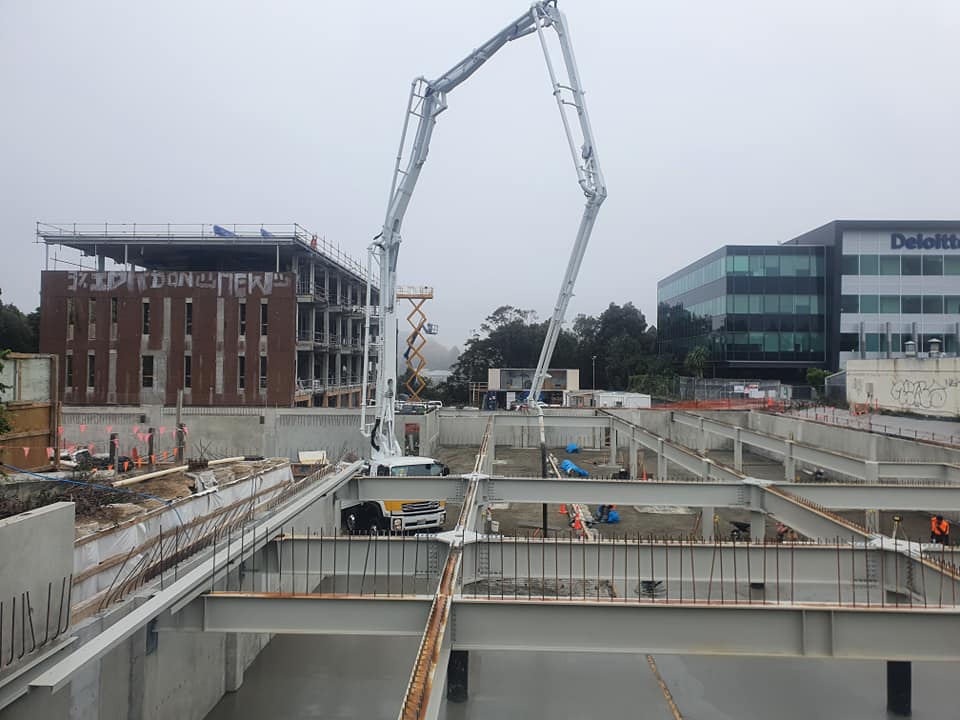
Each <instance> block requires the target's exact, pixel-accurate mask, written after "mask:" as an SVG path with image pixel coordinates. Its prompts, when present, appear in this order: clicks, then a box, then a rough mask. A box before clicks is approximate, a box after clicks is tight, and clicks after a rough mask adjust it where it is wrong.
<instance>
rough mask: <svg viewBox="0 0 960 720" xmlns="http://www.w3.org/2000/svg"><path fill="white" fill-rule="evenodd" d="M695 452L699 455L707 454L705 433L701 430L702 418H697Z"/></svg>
mask: <svg viewBox="0 0 960 720" xmlns="http://www.w3.org/2000/svg"><path fill="white" fill-rule="evenodd" d="M697 431H698V433H699V434H698V435H697V451H698V452H699V453H700V454H701V455H705V454H706V452H707V433H706V431H705V430H704V429H703V418H697Z"/></svg>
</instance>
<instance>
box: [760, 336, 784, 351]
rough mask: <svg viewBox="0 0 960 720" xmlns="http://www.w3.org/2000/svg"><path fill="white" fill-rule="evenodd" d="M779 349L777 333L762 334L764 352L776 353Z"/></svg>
mask: <svg viewBox="0 0 960 720" xmlns="http://www.w3.org/2000/svg"><path fill="white" fill-rule="evenodd" d="M779 349H780V338H779V333H775V332H766V333H764V334H763V350H764V352H777V351H778V350H779Z"/></svg>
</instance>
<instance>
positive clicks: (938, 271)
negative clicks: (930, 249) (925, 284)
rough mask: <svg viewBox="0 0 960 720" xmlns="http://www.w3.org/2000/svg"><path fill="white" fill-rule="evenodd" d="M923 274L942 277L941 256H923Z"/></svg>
mask: <svg viewBox="0 0 960 720" xmlns="http://www.w3.org/2000/svg"><path fill="white" fill-rule="evenodd" d="M923 274H924V275H943V255H924V256H923Z"/></svg>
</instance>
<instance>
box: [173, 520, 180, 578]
mask: <svg viewBox="0 0 960 720" xmlns="http://www.w3.org/2000/svg"><path fill="white" fill-rule="evenodd" d="M179 579H180V526H179V525H177V531H176V534H175V539H174V545H173V581H174V582H176V581H177V580H179Z"/></svg>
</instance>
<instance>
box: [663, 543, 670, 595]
mask: <svg viewBox="0 0 960 720" xmlns="http://www.w3.org/2000/svg"><path fill="white" fill-rule="evenodd" d="M663 586H664V591H663V601H664V602H670V544H669V540H668V541H665V542H664V543H663Z"/></svg>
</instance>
